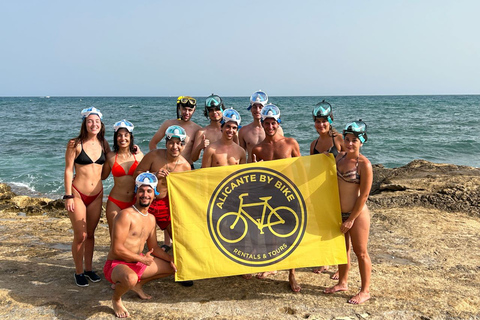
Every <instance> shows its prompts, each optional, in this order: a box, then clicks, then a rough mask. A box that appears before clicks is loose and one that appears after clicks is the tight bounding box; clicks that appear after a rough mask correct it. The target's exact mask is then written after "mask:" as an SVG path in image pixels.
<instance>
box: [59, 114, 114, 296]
mask: <svg viewBox="0 0 480 320" xmlns="http://www.w3.org/2000/svg"><path fill="white" fill-rule="evenodd" d="M82 117H83V122H82V126H81V129H80V134H79V135H78V137H76V138H75V139H71V140H70V141H69V142H68V144H67V151H66V152H65V195H64V196H63V199H64V200H65V209H67V211H68V215H69V217H70V221H71V222H72V228H73V243H72V255H73V261H74V262H75V275H74V276H75V283H76V284H77V286H79V287H87V286H88V281H87V278H88V279H90V281H92V282H98V281H100V277H99V276H98V275H97V274H96V273H95V272H94V271H93V269H92V260H93V247H94V244H95V238H94V232H95V229H96V228H97V225H98V221H99V219H100V214H101V211H102V198H103V185H102V179H101V174H102V167H103V164H104V163H105V154H106V153H108V152H110V147H109V145H108V142H107V141H106V140H105V138H104V135H105V125H104V124H103V122H102V113H101V112H100V110H98V109H97V108H94V107H90V108H87V109H84V110H82ZM92 159H95V161H94V160H92ZM74 172H75V176H74V174H73V173H74ZM84 266H85V268H84Z"/></svg>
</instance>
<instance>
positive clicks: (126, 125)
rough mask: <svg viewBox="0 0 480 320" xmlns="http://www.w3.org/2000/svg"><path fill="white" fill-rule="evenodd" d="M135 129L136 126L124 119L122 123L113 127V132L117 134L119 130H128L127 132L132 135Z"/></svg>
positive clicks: (116, 123) (119, 122)
mask: <svg viewBox="0 0 480 320" xmlns="http://www.w3.org/2000/svg"><path fill="white" fill-rule="evenodd" d="M134 127H135V126H134V125H133V123H131V122H130V121H127V120H125V119H123V120H121V121H118V122H115V124H114V125H113V130H115V132H117V131H118V129H127V131H128V132H130V133H131V132H132V131H133V128H134Z"/></svg>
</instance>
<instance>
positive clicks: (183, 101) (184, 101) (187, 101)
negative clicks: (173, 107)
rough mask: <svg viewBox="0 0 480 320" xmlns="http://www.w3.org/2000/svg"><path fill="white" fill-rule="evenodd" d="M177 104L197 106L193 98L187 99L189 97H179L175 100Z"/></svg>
mask: <svg viewBox="0 0 480 320" xmlns="http://www.w3.org/2000/svg"><path fill="white" fill-rule="evenodd" d="M177 104H183V105H186V104H190V105H191V106H193V107H196V106H197V100H195V98H192V97H189V96H180V97H178V99H177Z"/></svg>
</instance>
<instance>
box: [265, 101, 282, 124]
mask: <svg viewBox="0 0 480 320" xmlns="http://www.w3.org/2000/svg"><path fill="white" fill-rule="evenodd" d="M260 114H261V116H262V122H263V121H265V119H267V118H273V119H275V120H277V122H278V123H281V120H280V109H278V107H277V106H276V105H274V104H267V105H266V106H265V107H263V109H262V111H261V112H260Z"/></svg>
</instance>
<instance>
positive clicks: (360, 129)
mask: <svg viewBox="0 0 480 320" xmlns="http://www.w3.org/2000/svg"><path fill="white" fill-rule="evenodd" d="M347 133H351V134H353V135H355V136H356V137H358V140H360V142H361V143H365V142H367V140H368V137H367V124H366V123H365V122H363V121H362V119H359V120H358V121H353V122H350V123H348V124H347V125H346V126H345V129H344V130H343V138H345V135H346V134H347Z"/></svg>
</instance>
